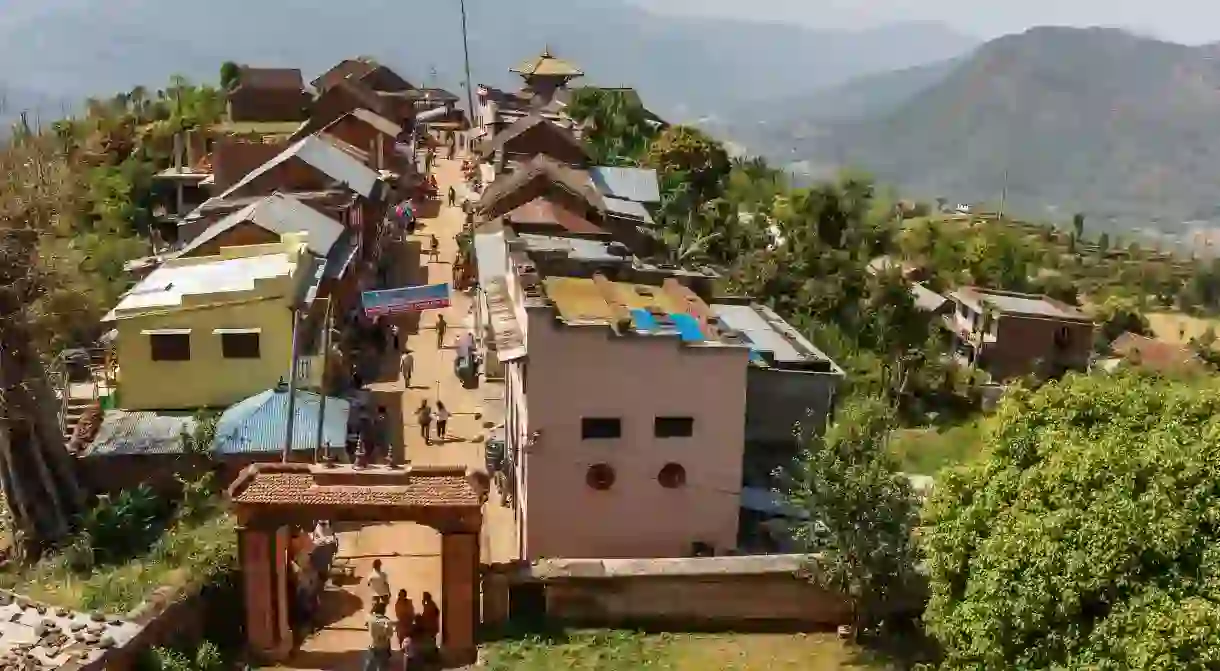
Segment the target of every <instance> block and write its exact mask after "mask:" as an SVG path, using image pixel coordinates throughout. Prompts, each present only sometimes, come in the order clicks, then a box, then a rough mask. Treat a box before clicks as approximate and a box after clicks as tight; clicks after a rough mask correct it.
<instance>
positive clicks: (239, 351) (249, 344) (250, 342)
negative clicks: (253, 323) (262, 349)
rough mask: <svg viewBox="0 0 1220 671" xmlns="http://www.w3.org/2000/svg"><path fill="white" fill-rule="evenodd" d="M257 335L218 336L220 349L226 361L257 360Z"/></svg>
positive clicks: (258, 356)
mask: <svg viewBox="0 0 1220 671" xmlns="http://www.w3.org/2000/svg"><path fill="white" fill-rule="evenodd" d="M258 336H259V334H257V333H223V334H221V336H220V349H221V351H222V352H223V353H224V357H225V358H226V359H258V358H260V357H261V355H260V353H259V342H258V340H259V338H258Z"/></svg>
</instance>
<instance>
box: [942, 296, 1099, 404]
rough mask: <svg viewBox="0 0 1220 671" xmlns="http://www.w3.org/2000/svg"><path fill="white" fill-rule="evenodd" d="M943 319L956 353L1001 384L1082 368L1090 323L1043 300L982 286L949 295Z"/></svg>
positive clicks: (1090, 342) (1088, 351) (1068, 307)
mask: <svg viewBox="0 0 1220 671" xmlns="http://www.w3.org/2000/svg"><path fill="white" fill-rule="evenodd" d="M949 299H950V300H951V301H953V305H954V310H953V312H952V313H950V314H948V315H946V316H945V324H946V325H947V326H948V328H949V330H950V331H951V332H952V334H953V337H954V346H955V349H956V351H957V352H958V354H959V355H960V356H961V357H962V358H963V359H965V360H966V361H967V362H968V363H969V364H971V365H974V366H976V367H977V368H980V369H982V370H985V371H986V372H988V373H989V374H991V376H992V377H993V378H995V379H996V380H999V381H1003V380H1007V379H1010V378H1013V377H1019V376H1022V375H1031V374H1036V375H1049V376H1057V375H1060V374H1062V373H1064V372H1066V371H1069V370H1078V371H1083V370H1086V369H1087V368H1088V366H1089V357H1090V354H1091V353H1092V349H1093V329H1094V324H1093V320H1092V319H1090V318H1089V316H1088V315H1086V314H1084V313H1083V312H1081V311H1080V309H1079V308H1076V307H1074V306H1071V305H1068V304H1066V303H1062V302H1060V301H1056V300H1054V299H1052V298H1049V297H1047V296H1039V295H1035V294H1023V293H1017V292H1012V291H1000V290H997V289H983V288H980V287H963V288H961V289H958V290H956V291H953V292H950V293H949Z"/></svg>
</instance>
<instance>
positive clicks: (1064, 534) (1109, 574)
mask: <svg viewBox="0 0 1220 671" xmlns="http://www.w3.org/2000/svg"><path fill="white" fill-rule="evenodd" d="M985 435H986V439H985V440H986V444H987V445H986V446H987V451H986V452H985V454H986V455H987V456H986V458H985V459H984V460H982V461H980V462H977V463H974V464H971V465H968V466H966V467H964V468H961V469H958V470H955V471H949V472H942V474H941V476H940V478H939V479H938V481H937V485H936V488H935V490H934V492H933V495H932V498H931V500H930V501H929V503H928V504H927V506H926V507H925V515H924V524H925V526H924V527H923V529H922V530H921V538H922V539H923V546H924V550H925V556H926V565H927V570H928V578H929V582H930V588H931V599H930V602H929V604H928V608H927V611H926V613H925V620H926V622H927V624H928V628H929V630H930V633H932V634H933V635H934V636H935V637H936V638H937V639H938V640H939V642H940V643H941V645H942V646H943V648H944V652H945V663H944V668H946V669H983V668H986V669H1052V668H1053V669H1075V668H1093V669H1184V668H1213V667H1215V666H1217V665H1220V638H1218V637H1217V636H1216V632H1217V631H1220V601H1217V599H1216V596H1217V593H1216V585H1217V584H1220V549H1218V548H1220V531H1218V530H1217V527H1216V524H1215V520H1217V519H1220V497H1217V496H1216V483H1217V482H1220V439H1218V438H1217V436H1220V387H1218V386H1217V383H1216V382H1215V381H1207V382H1200V381H1197V380H1196V381H1192V382H1190V383H1186V382H1175V381H1171V380H1166V379H1163V378H1157V377H1151V376H1144V375H1140V374H1138V373H1134V372H1132V373H1122V374H1118V375H1114V376H1093V377H1088V376H1069V377H1068V378H1067V379H1065V380H1064V381H1062V382H1057V383H1050V384H1047V385H1044V386H1042V387H1041V388H1040V389H1039V390H1038V391H1036V392H1033V391H1029V390H1026V389H1021V388H1017V389H1014V390H1011V391H1010V392H1009V393H1008V394H1007V395H1006V396H1005V398H1004V401H1003V402H1002V403H1001V405H1000V408H999V409H998V411H997V413H996V415H995V416H994V417H993V418H991V419H990V420H988V424H987V428H986V431H985Z"/></svg>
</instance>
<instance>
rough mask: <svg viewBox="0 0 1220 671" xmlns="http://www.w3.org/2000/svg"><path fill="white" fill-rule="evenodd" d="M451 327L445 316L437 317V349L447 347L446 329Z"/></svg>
mask: <svg viewBox="0 0 1220 671" xmlns="http://www.w3.org/2000/svg"><path fill="white" fill-rule="evenodd" d="M447 328H449V325H448V324H446V323H445V315H437V316H436V348H437V349H443V348H444V347H445V329H447Z"/></svg>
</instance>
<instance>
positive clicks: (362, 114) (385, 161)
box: [290, 107, 406, 172]
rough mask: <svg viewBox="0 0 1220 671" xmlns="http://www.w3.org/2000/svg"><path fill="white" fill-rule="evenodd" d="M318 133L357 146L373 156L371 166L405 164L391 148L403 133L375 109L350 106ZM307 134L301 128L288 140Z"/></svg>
mask: <svg viewBox="0 0 1220 671" xmlns="http://www.w3.org/2000/svg"><path fill="white" fill-rule="evenodd" d="M319 132H320V133H323V134H325V135H327V136H328V137H332V138H335V139H338V140H341V141H343V142H345V143H347V144H349V145H351V146H353V147H358V148H360V149H361V150H363V151H364V152H366V153H367V154H368V155H369V156H371V157H372V158H373V166H372V167H374V168H376V169H378V170H392V171H395V172H398V170H399V169H401V168H404V167H406V166H404V165H403V160H402V158H401V155H400V154H399V153H398V151H397V150H396V149H395V145H396V143H397V142H398V141H399V140H400V139H402V136H403V128H402V126H399V125H398V124H396V123H394V122H393V121H390V120H389V119H387V118H385V117H383V116H381V115H380V114H377V113H376V112H372V111H370V110H367V109H364V108H363V107H361V108H357V109H354V110H352V111H351V112H348V113H346V114H344V115H343V116H341V117H339V118H338V119H335V120H334V121H332V122H330V124H328V125H327V126H325V127H323V128H322V129H321V130H320V131H319ZM308 135H310V133H306V132H305V128H304V127H302V129H301V130H299V131H297V133H296V134H294V135H293V136H292V137H291V138H290V140H291V141H294V142H295V141H299V140H302V139H304V138H305V137H307V136H308Z"/></svg>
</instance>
